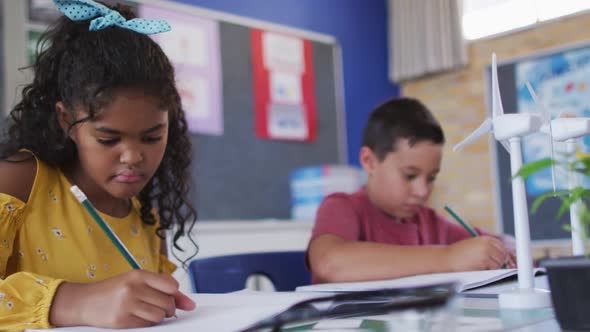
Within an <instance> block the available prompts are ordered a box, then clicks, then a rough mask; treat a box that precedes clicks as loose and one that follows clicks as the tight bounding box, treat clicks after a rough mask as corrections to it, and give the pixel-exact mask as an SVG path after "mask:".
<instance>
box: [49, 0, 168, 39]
mask: <svg viewBox="0 0 590 332" xmlns="http://www.w3.org/2000/svg"><path fill="white" fill-rule="evenodd" d="M53 2H54V3H55V6H56V7H57V9H59V11H61V12H62V13H63V14H64V15H66V16H67V17H68V18H69V19H70V20H72V21H84V20H89V19H92V18H94V19H93V20H92V21H90V27H89V28H88V29H89V30H90V31H96V30H102V29H105V28H108V27H111V26H118V27H121V28H125V29H129V30H133V31H136V32H139V33H143V34H146V35H149V34H153V33H160V32H166V31H170V30H171V28H170V24H168V22H166V21H164V20H153V19H146V18H134V19H132V20H129V21H127V20H126V19H125V18H124V17H123V15H121V14H120V13H119V12H118V11H116V10H112V9H110V8H108V7H107V6H104V5H102V4H100V3H97V2H94V1H92V0H53Z"/></svg>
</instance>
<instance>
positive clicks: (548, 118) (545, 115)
mask: <svg viewBox="0 0 590 332" xmlns="http://www.w3.org/2000/svg"><path fill="white" fill-rule="evenodd" d="M525 84H526V87H527V89H528V90H529V93H530V94H531V97H533V101H534V102H535V105H537V107H538V108H540V109H541V113H542V114H543V122H545V123H546V124H547V126H548V127H549V146H550V147H551V160H555V158H554V156H555V152H554V147H553V126H552V124H551V114H550V113H549V110H548V109H547V108H546V107H545V105H544V104H543V101H541V99H540V98H539V96H537V93H535V90H534V89H533V87H532V86H531V83H530V82H529V81H526V83H525ZM555 182H556V181H555V165H554V164H553V163H552V164H551V184H552V185H553V192H555V191H556V185H555Z"/></svg>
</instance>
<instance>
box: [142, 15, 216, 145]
mask: <svg viewBox="0 0 590 332" xmlns="http://www.w3.org/2000/svg"><path fill="white" fill-rule="evenodd" d="M140 13H141V16H142V17H153V18H160V19H165V20H167V21H168V22H169V23H170V25H171V26H172V30H171V31H169V32H166V33H165V34H161V35H159V34H155V35H152V38H154V40H156V42H158V44H160V46H161V47H162V49H163V50H164V52H166V55H168V57H169V58H170V61H171V62H172V64H173V66H174V69H175V72H176V83H177V87H178V90H179V93H180V97H181V98H182V106H183V108H184V111H185V112H186V119H187V122H188V128H189V131H190V132H192V133H199V134H208V135H222V134H223V113H222V112H223V111H222V110H223V108H222V102H221V100H222V92H221V65H220V62H221V61H220V54H219V26H218V22H216V21H214V20H210V19H206V18H202V17H195V16H193V15H188V14H183V13H179V12H178V11H170V10H166V9H164V8H159V7H155V6H148V5H141V6H140Z"/></svg>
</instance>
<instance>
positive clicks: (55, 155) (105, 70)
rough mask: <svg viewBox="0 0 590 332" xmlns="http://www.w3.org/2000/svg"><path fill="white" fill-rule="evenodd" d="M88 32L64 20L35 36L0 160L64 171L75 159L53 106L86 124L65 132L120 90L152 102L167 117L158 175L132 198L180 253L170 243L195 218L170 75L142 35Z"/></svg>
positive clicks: (183, 130) (181, 120)
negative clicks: (21, 154)
mask: <svg viewBox="0 0 590 332" xmlns="http://www.w3.org/2000/svg"><path fill="white" fill-rule="evenodd" d="M114 9H115V10H117V11H119V12H120V13H121V14H122V15H123V16H124V17H125V18H126V19H128V20H129V19H132V18H134V17H135V15H134V14H133V12H132V11H131V10H129V8H128V7H122V6H116V7H115V8H114ZM88 26H89V21H88V20H87V21H71V20H70V19H68V18H67V17H65V16H64V17H61V18H60V19H58V20H57V22H56V23H55V24H54V25H53V26H52V27H50V28H49V29H48V30H47V31H46V32H45V33H44V34H43V35H42V36H41V38H40V40H39V43H38V45H37V57H36V61H35V63H34V64H33V65H32V66H31V67H32V69H33V71H34V80H33V82H32V83H31V84H28V85H26V86H25V87H24V89H23V92H22V100H21V101H20V102H19V103H18V104H17V105H16V106H15V107H14V109H13V110H12V111H11V113H10V119H9V121H11V124H10V127H9V128H8V131H7V133H6V134H7V137H5V140H4V142H3V143H2V145H1V146H0V157H3V158H7V157H9V156H12V155H14V154H15V153H17V152H18V151H19V150H20V149H28V150H30V151H32V152H33V153H34V154H35V155H36V156H37V157H38V158H40V159H41V160H43V161H44V162H46V163H48V164H50V165H52V166H54V167H58V168H61V169H64V168H66V167H67V166H68V165H71V164H72V163H73V162H74V161H75V160H76V159H77V151H76V146H75V144H74V142H73V141H72V140H71V139H69V138H68V135H67V133H65V132H64V131H63V130H62V129H61V128H60V126H59V124H58V120H57V114H56V112H55V105H56V103H57V102H58V101H62V102H63V103H64V105H65V106H66V108H67V109H68V110H70V111H73V109H74V107H82V108H83V109H87V110H88V112H87V114H88V116H87V117H85V118H83V119H80V120H78V121H76V122H75V123H74V124H72V127H73V126H75V125H77V124H79V123H80V122H83V121H88V120H91V119H93V118H94V117H95V116H96V114H97V113H98V112H100V110H101V109H102V108H103V107H104V106H105V105H107V104H108V103H109V102H110V100H111V97H112V96H113V94H114V93H116V91H118V90H119V89H121V88H134V89H141V90H142V91H145V93H148V94H150V95H153V96H155V97H157V98H159V100H160V102H161V104H162V107H163V109H166V110H167V111H168V117H169V129H168V145H167V146H166V151H165V153H164V158H163V159H162V162H161V164H160V166H159V168H158V170H157V171H156V173H155V174H154V176H153V177H152V178H151V179H150V181H149V182H148V183H147V185H146V186H145V188H144V189H143V190H142V191H141V193H140V194H139V197H138V199H139V201H140V202H141V211H140V214H141V218H142V220H143V222H144V223H146V224H149V225H153V224H155V223H156V218H155V216H154V214H153V213H152V206H153V204H155V205H156V207H157V209H158V212H159V215H160V226H159V227H158V229H157V234H158V236H160V237H161V238H163V230H164V229H171V228H173V229H174V230H175V232H174V235H173V243H174V247H175V248H176V249H179V250H182V249H181V248H179V247H178V245H177V243H176V242H177V240H178V239H179V238H180V236H182V235H183V234H184V233H185V223H187V222H188V223H190V226H189V228H188V230H187V233H188V235H189V239H191V238H190V231H191V230H192V228H193V226H194V224H195V221H196V217H197V215H196V210H195V209H194V208H193V207H192V205H191V204H190V202H189V201H188V199H187V194H188V191H189V188H188V184H189V183H190V171H189V165H190V162H191V157H190V156H191V153H190V152H191V143H190V140H189V138H188V136H187V124H186V120H185V116H184V111H183V110H182V105H181V101H180V96H179V94H178V91H177V89H176V85H175V80H174V69H173V67H172V65H171V64H170V61H169V60H168V58H167V57H166V55H165V54H164V52H163V51H162V49H161V48H160V47H159V46H158V44H157V43H155V42H154V41H153V40H152V39H151V38H150V37H148V36H147V35H144V34H141V33H137V32H135V31H131V30H129V29H124V28H119V27H109V28H106V29H102V30H98V31H89V30H88ZM72 127H70V129H71V128H72ZM191 241H192V239H191ZM193 244H194V242H193ZM195 247H196V244H195Z"/></svg>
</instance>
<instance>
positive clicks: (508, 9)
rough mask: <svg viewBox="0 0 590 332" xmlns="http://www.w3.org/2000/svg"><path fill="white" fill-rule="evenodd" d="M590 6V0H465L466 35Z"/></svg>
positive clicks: (504, 28) (477, 35)
mask: <svg viewBox="0 0 590 332" xmlns="http://www.w3.org/2000/svg"><path fill="white" fill-rule="evenodd" d="M589 9H590V1H588V0H463V36H464V37H465V39H467V40H473V39H478V38H483V37H487V36H491V35H495V34H499V33H502V32H506V31H510V30H515V29H519V28H523V27H527V26H532V25H534V24H537V23H539V22H542V21H546V20H551V19H555V18H557V17H561V16H565V15H570V14H573V13H576V12H580V11H584V10H589Z"/></svg>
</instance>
